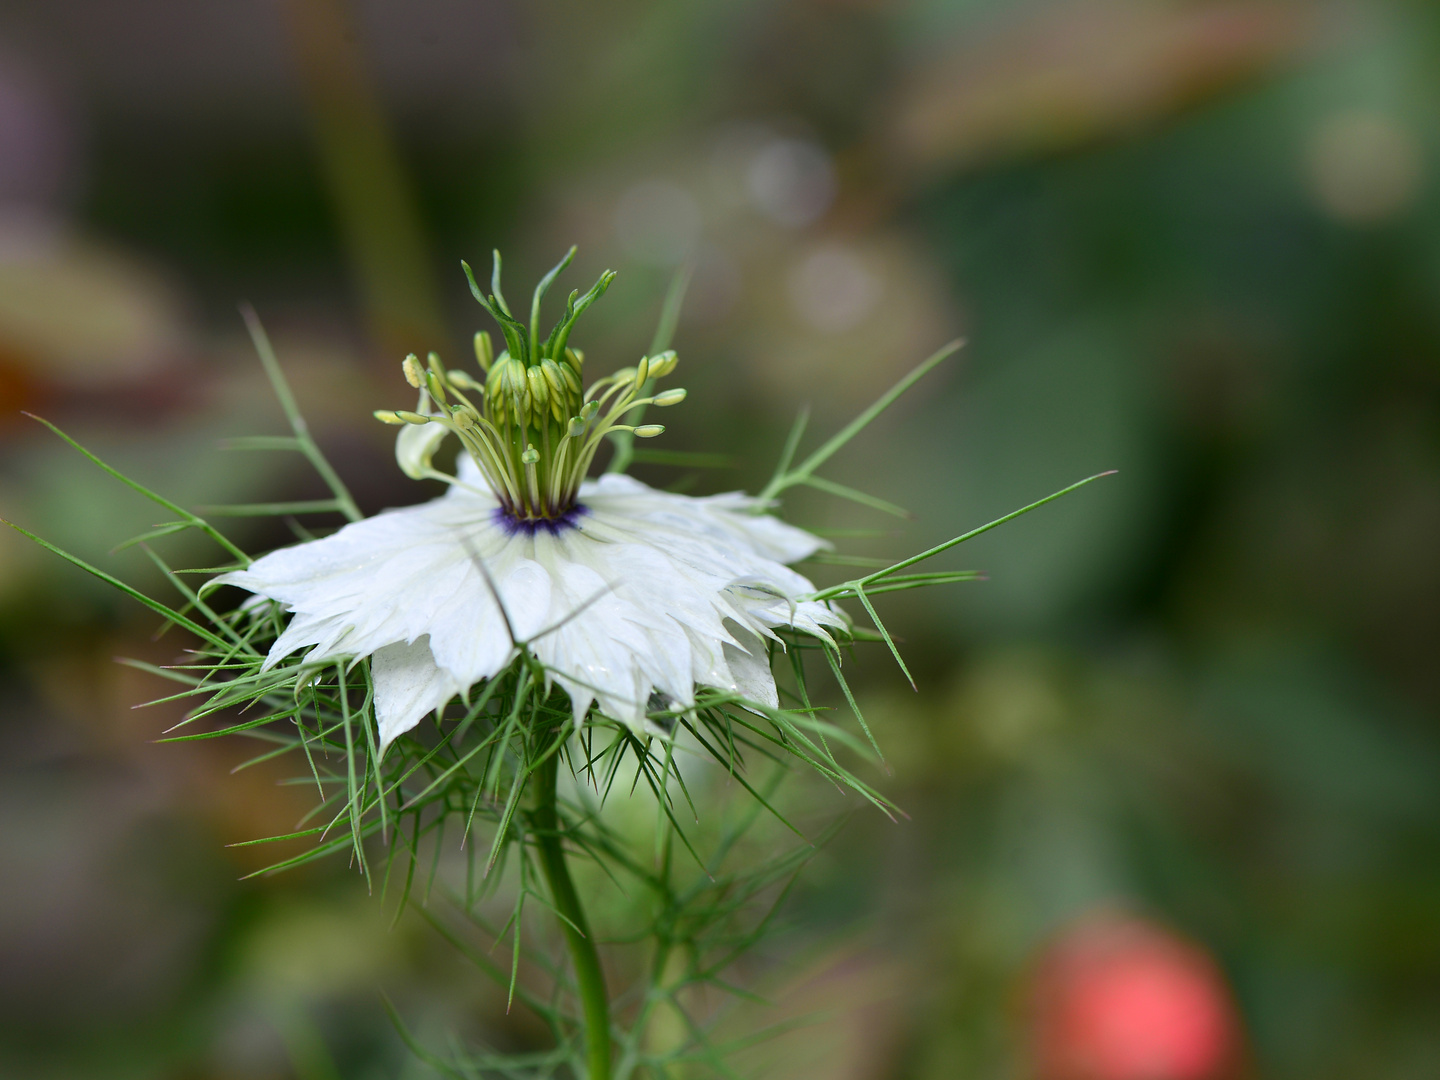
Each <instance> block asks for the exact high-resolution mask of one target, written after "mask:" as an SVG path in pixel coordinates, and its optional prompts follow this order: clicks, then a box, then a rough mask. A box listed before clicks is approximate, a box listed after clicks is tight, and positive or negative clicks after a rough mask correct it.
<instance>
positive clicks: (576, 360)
mask: <svg viewBox="0 0 1440 1080" xmlns="http://www.w3.org/2000/svg"><path fill="white" fill-rule="evenodd" d="M565 359H566V360H569V361H570V366H571V367H573V368H574V369H575V370H576V371H584V370H585V354H584V352H582V351H581V350H579V349H572V348H570V347H569V346H568V345H567V346H566V347H565Z"/></svg>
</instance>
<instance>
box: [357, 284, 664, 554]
mask: <svg viewBox="0 0 1440 1080" xmlns="http://www.w3.org/2000/svg"><path fill="white" fill-rule="evenodd" d="M568 262H569V257H568V256H567V258H566V259H565V260H564V261H563V262H562V263H561V264H560V265H559V266H557V267H556V268H555V269H554V270H552V271H551V273H550V274H549V275H547V277H546V280H545V281H542V282H541V285H540V286H539V287H538V288H537V289H536V291H535V296H534V299H533V301H532V303H531V310H530V325H529V326H528V327H525V326H522V325H521V324H520V323H519V321H518V320H517V319H515V318H514V317H513V316H512V315H511V314H510V308H509V306H508V305H507V304H506V302H505V299H504V297H503V295H502V294H501V292H500V280H499V279H500V274H499V257H498V256H497V257H496V266H495V273H494V274H493V275H492V278H491V291H490V293H489V295H488V296H487V295H486V293H484V292H482V291H481V289H480V288H479V284H478V282H476V281H475V278H474V275H473V274H472V273H471V272H470V268H469V267H468V266H465V267H464V269H465V272H466V276H467V277H468V278H469V280H470V286H471V291H472V292H473V293H474V295H475V298H476V300H477V301H479V302H480V304H481V306H483V307H484V308H485V309H486V310H487V311H489V312H490V314H491V315H492V316H494V318H495V319H496V321H497V322H498V323H499V324H500V329H501V332H502V333H503V334H504V337H505V345H506V347H505V349H504V350H502V351H501V352H500V353H499V354H498V355H497V354H496V353H495V351H494V345H493V344H492V342H491V338H490V335H489V334H488V333H486V332H485V331H483V330H482V331H480V332H479V333H477V334H476V335H475V337H474V342H473V344H474V349H475V359H476V361H477V362H478V363H479V365H480V369H481V371H482V372H484V378H483V380H481V379H476V378H474V377H473V376H471V375H469V374H466V373H465V372H463V371H450V370H447V369H446V367H445V365H444V364H443V363H442V362H441V360H440V357H439V356H438V355H436V354H435V353H430V354H429V357H428V359H429V363H428V366H422V365H421V363H420V361H419V360H418V359H417V358H416V357H415V356H414V354H411V355H410V356H408V357H406V359H405V361H404V363H403V365H402V368H403V370H404V373H405V379H406V381H407V382H408V383H410V385H411V386H413V387H415V388H417V389H419V390H420V392H421V393H420V403H419V404H418V405H417V406H416V409H417V410H424V412H419V411H417V412H410V411H408V410H394V411H390V410H381V411H379V412H377V413H376V414H375V415H376V417H377V418H378V419H380V420H382V421H383V422H385V423H387V424H413V425H423V424H432V423H433V424H438V425H439V429H433V428H432V429H430V431H431V432H432V433H433V434H428V433H427V435H425V436H423V437H422V439H423V441H424V444H425V446H424V450H425V455H426V458H425V460H426V463H427V464H428V460H429V458H428V455H429V454H430V453H432V452H433V450H434V447H435V446H437V445H438V443H439V441H440V439H442V438H443V437H444V434H445V433H447V432H448V433H452V434H454V435H456V436H457V437H458V438H459V439H460V441H461V443H462V444H463V446H464V448H465V450H466V452H467V453H469V454H470V456H471V458H472V459H473V460H474V461H475V464H476V466H477V467H478V468H479V469H480V472H481V475H482V476H483V477H484V478H485V482H486V483H487V484H488V485H489V487H490V489H491V490H492V491H493V492H494V493H495V497H496V499H497V500H499V502H500V506H501V510H502V511H503V513H504V514H505V515H506V516H507V519H508V520H510V521H512V522H517V523H531V525H530V526H528V527H529V528H530V530H531V531H532V532H533V529H534V527H535V526H534V525H533V523H535V522H540V523H542V527H548V526H543V523H545V522H552V523H553V522H562V521H566V520H568V516H571V515H573V514H575V513H576V512H577V503H576V499H577V498H578V496H579V492H580V485H581V483H582V482H583V481H584V479H585V475H586V473H587V472H588V471H589V468H590V464H591V462H592V461H593V460H594V458H595V454H596V453H597V452H598V450H599V447H600V444H601V443H602V442H603V441H604V439H605V437H606V436H607V435H609V434H611V433H612V432H616V431H624V432H633V433H634V434H635V435H636V436H637V437H639V438H642V439H650V438H654V437H655V436H657V435H659V434H661V433H662V432H663V431H664V430H665V428H664V426H663V425H661V424H641V425H638V426H635V427H631V426H628V425H625V424H622V423H620V420H621V418H622V417H624V416H625V415H626V414H628V413H630V412H632V411H635V410H638V409H641V408H643V407H644V406H646V405H651V404H653V405H657V406H669V405H678V404H679V403H680V402H682V401H684V400H685V391H684V390H681V389H675V390H666V391H663V392H662V393H659V394H654V395H653V396H647V397H641V396H640V395H641V393H642V392H643V391H644V388H647V387H649V386H651V385H653V381H654V380H655V379H658V378H661V377H663V376H665V375H668V374H669V373H670V372H671V371H673V370H674V368H675V365H676V362H677V361H676V357H675V353H674V351H673V350H668V349H667V350H666V351H665V352H662V353H659V354H658V355H656V356H642V357H641V358H640V361H639V363H638V364H636V365H635V366H634V367H626V368H622V369H620V370H619V371H617V372H615V373H613V374H611V375H608V376H605V377H604V378H601V379H597V380H596V381H594V382H593V383H591V385H590V387H589V389H588V390H587V389H585V388H584V384H583V383H582V381H581V378H580V373H581V372H582V371H583V370H584V363H585V354H584V353H583V352H581V351H580V350H579V349H575V348H571V347H570V345H569V344H568V342H567V338H568V337H569V334H570V330H571V328H572V327H573V325H574V323H575V320H576V319H577V318H578V317H579V315H580V314H581V313H582V312H583V311H584V310H585V309H586V308H587V307H589V306H590V304H591V303H593V302H594V301H595V300H596V299H598V298H599V296H600V295H601V294H603V293H604V292H605V290H606V288H608V287H609V284H610V280H611V279H612V278H613V277H614V274H613V273H611V272H610V271H608V270H607V271H606V272H605V273H604V274H602V275H601V277H600V280H599V281H598V282H596V284H595V285H594V286H593V287H592V288H591V289H590V290H589V292H587V293H585V294H584V295H583V296H581V295H580V293H579V292H578V291H576V292H572V293H571V294H570V296H569V298H568V300H567V301H566V304H565V313H564V315H563V316H562V317H561V319H560V321H559V323H558V324H557V325H556V326H555V328H554V329H553V330H552V331H551V333H550V336H549V337H548V338H546V339H544V340H543V341H542V340H541V339H540V337H539V316H540V304H541V301H542V300H543V298H544V296H545V293H546V291H547V289H548V288H549V284H550V282H551V281H552V280H553V278H554V276H555V275H556V274H558V273H559V272H560V271H561V270H563V269H564V267H565V265H566V264H567V263H568ZM462 265H463V264H462ZM467 393H468V394H470V395H473V398H472V397H467ZM432 408H433V409H434V410H436V411H437V412H438V415H435V416H428V415H425V413H428V412H430V411H432ZM602 414H603V415H602ZM419 436H420V433H418V432H417V433H415V436H405V438H406V439H408V440H409V441H408V442H407V443H406V448H407V449H406V450H405V454H404V455H402V456H403V457H404V458H405V460H404V461H402V465H404V464H405V462H406V461H409V458H411V457H414V456H415V451H414V448H415V445H417V444H416V442H415V438H416V437H419ZM397 453H399V451H398V450H397ZM408 471H411V470H409V469H407V472H408ZM431 474H432V475H433V472H432V473H431ZM552 531H553V530H552Z"/></svg>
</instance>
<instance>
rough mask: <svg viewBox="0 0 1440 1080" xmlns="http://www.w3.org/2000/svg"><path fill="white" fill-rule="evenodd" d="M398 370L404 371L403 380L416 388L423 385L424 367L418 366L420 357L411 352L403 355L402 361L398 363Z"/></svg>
mask: <svg viewBox="0 0 1440 1080" xmlns="http://www.w3.org/2000/svg"><path fill="white" fill-rule="evenodd" d="M400 370H402V371H403V372H405V381H406V382H408V383H409V384H410V385H411V386H413V387H414V388H415V389H416V390H419V389H420V388H421V387H422V386H424V385H425V369H424V368H423V367H421V366H420V358H419V357H418V356H416V355H415V354H414V353H413V352H412V353H411V354H410V355H409V356H407V357H405V360H404V362H403V363H402V364H401V365H400Z"/></svg>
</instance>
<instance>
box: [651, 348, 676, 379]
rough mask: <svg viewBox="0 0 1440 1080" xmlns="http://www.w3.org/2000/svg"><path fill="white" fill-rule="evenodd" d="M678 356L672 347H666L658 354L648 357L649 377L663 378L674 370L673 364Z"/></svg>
mask: <svg viewBox="0 0 1440 1080" xmlns="http://www.w3.org/2000/svg"><path fill="white" fill-rule="evenodd" d="M679 362H680V358H679V357H677V356H676V355H675V350H674V349H666V350H665V351H664V352H662V353H661V354H660V355H659V356H652V357H650V378H652V379H663V378H664V377H665V376H666V375H669V374H670V373H671V372H672V371H674V370H675V365H676V364H677V363H679Z"/></svg>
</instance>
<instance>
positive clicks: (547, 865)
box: [515, 746, 610, 1080]
mask: <svg viewBox="0 0 1440 1080" xmlns="http://www.w3.org/2000/svg"><path fill="white" fill-rule="evenodd" d="M559 765H560V748H559V747H558V746H557V747H553V748H552V749H551V750H550V752H549V753H547V754H546V756H545V758H544V760H543V761H542V762H541V763H540V764H539V765H538V766H537V767H536V770H535V773H534V779H533V780H532V781H531V783H532V784H533V785H534V788H533V789H532V795H533V798H534V800H535V803H534V809H533V810H532V811H531V814H530V822H531V825H532V827H533V828H534V832H535V842H536V844H537V846H538V847H539V849H540V864H541V866H542V868H543V869H544V872H545V882H546V884H548V885H549V886H550V899H551V900H552V901H553V902H554V904H555V911H556V913H557V914H558V915H559V916H560V926H561V929H562V930H564V931H565V944H566V945H567V946H568V947H569V949H570V960H571V962H572V963H573V964H574V965H575V982H576V984H577V986H578V987H579V990H580V1003H581V1006H582V1007H583V1009H584V1012H585V1051H586V1052H585V1057H586V1061H587V1063H588V1064H589V1077H588V1080H609V1078H610V1001H609V998H608V997H607V996H606V992H605V975H604V972H602V971H601V970H600V954H599V953H597V952H596V951H595V940H594V938H593V937H592V936H591V934H590V924H589V923H587V922H586V921H585V911H584V909H583V908H581V906H580V897H579V895H578V894H577V893H576V892H575V883H574V881H572V880H571V879H570V869H569V867H567V866H566V865H565V846H564V843H563V841H562V840H561V835H560V816H559V814H558V812H557V810H556V804H555V802H556V800H555V781H556V777H557V774H558V771H559ZM515 932H516V933H517V934H518V933H519V932H520V930H519V927H516V930H515Z"/></svg>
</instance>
